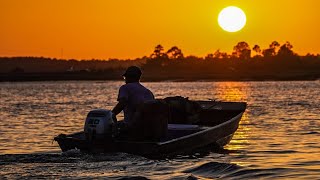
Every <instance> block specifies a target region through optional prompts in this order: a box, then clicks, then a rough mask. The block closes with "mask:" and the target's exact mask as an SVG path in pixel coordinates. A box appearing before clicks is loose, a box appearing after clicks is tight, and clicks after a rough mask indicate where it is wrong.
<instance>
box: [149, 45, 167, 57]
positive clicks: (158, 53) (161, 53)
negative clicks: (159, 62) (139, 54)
mask: <svg viewBox="0 0 320 180" xmlns="http://www.w3.org/2000/svg"><path fill="white" fill-rule="evenodd" d="M150 57H151V58H152V59H159V58H167V54H166V53H164V49H163V46H161V45H160V44H159V45H157V46H156V47H155V49H154V51H153V53H152V54H151V56H150Z"/></svg>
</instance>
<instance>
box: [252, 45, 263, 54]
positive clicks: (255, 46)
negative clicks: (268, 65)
mask: <svg viewBox="0 0 320 180" xmlns="http://www.w3.org/2000/svg"><path fill="white" fill-rule="evenodd" d="M252 50H253V51H254V52H256V55H257V56H260V55H261V48H260V46H259V45H257V44H256V45H254V47H253V48H252Z"/></svg>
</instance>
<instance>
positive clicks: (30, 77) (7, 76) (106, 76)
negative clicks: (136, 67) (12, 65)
mask: <svg viewBox="0 0 320 180" xmlns="http://www.w3.org/2000/svg"><path fill="white" fill-rule="evenodd" d="M319 79H320V74H282V75H273V74H269V75H261V74H260V75H255V76H252V75H240V76H239V75H233V76H231V75H230V74H209V75H194V76H190V75H188V76H181V75H179V76H178V75H175V76H173V75H171V76H170V75H168V76H164V75H162V76H161V75H160V76H155V75H152V74H150V75H144V76H143V77H142V79H141V81H142V82H165V81H168V82H197V81H199V82H207V81H239V82H241V81H315V80H319ZM99 80H103V81H104V80H109V81H122V77H121V75H119V73H88V72H87V73H79V72H78V73H14V74H13V73H0V82H28V81H31V82H32V81H99Z"/></svg>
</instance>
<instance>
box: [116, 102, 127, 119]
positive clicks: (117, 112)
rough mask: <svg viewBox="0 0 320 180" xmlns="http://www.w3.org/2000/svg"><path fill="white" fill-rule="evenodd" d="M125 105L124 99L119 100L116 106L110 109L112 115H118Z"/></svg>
mask: <svg viewBox="0 0 320 180" xmlns="http://www.w3.org/2000/svg"><path fill="white" fill-rule="evenodd" d="M126 105H127V101H126V100H125V99H119V102H118V104H117V105H116V106H115V107H114V108H113V109H112V113H113V114H114V115H118V114H119V113H120V112H121V111H122V110H123V109H124V107H125V106H126Z"/></svg>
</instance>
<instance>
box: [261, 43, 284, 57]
mask: <svg viewBox="0 0 320 180" xmlns="http://www.w3.org/2000/svg"><path fill="white" fill-rule="evenodd" d="M279 46H280V44H279V43H278V42H277V41H273V42H272V43H271V44H270V45H269V48H268V49H265V50H263V51H262V54H263V56H264V57H271V56H275V55H276V54H277V48H278V47H279Z"/></svg>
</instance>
